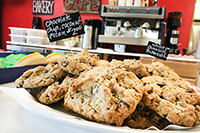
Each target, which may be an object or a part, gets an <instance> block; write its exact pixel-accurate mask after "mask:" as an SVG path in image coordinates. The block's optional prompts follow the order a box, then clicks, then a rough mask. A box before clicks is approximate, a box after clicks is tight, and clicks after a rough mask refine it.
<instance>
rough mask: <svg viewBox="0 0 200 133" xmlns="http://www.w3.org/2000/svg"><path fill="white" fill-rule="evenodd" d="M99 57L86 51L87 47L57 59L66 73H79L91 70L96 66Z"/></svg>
mask: <svg viewBox="0 0 200 133" xmlns="http://www.w3.org/2000/svg"><path fill="white" fill-rule="evenodd" d="M98 61H99V57H98V56H96V55H95V54H90V53H88V51H87V49H84V50H82V51H81V52H79V53H77V54H74V55H71V54H66V55H65V56H62V57H60V58H59V59H58V63H59V65H60V67H61V68H62V69H63V70H65V71H66V72H68V73H71V74H74V75H80V73H81V72H83V71H86V70H91V69H92V68H93V67H95V66H97V62H98Z"/></svg>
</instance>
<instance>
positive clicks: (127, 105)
mask: <svg viewBox="0 0 200 133" xmlns="http://www.w3.org/2000/svg"><path fill="white" fill-rule="evenodd" d="M120 102H121V103H123V104H124V105H125V106H126V107H127V108H130V105H129V104H128V103H126V102H125V101H123V100H121V101H120Z"/></svg>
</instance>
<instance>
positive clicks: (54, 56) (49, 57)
mask: <svg viewBox="0 0 200 133" xmlns="http://www.w3.org/2000/svg"><path fill="white" fill-rule="evenodd" d="M60 57H61V54H60V53H52V54H49V55H47V56H46V57H45V60H46V63H47V64H49V63H51V62H57V61H58V59H59V58H60Z"/></svg>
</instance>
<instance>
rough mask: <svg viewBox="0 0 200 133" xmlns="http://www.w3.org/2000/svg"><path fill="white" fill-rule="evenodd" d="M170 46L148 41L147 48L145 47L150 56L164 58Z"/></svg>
mask: <svg viewBox="0 0 200 133" xmlns="http://www.w3.org/2000/svg"><path fill="white" fill-rule="evenodd" d="M169 50H170V48H168V47H165V46H161V45H159V44H157V43H154V42H151V41H149V43H148V45H147V48H146V53H147V54H150V55H152V56H155V57H157V58H160V59H163V60H166V59H167V56H168V54H169Z"/></svg>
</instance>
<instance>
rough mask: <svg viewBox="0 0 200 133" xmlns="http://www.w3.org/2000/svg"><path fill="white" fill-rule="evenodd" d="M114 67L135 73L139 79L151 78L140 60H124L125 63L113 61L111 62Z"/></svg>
mask: <svg viewBox="0 0 200 133" xmlns="http://www.w3.org/2000/svg"><path fill="white" fill-rule="evenodd" d="M110 65H111V66H112V67H116V68H123V69H125V70H126V71H130V72H133V73H134V74H135V75H136V76H137V77H138V78H140V79H141V78H142V77H146V76H149V73H148V72H147V71H146V67H145V66H144V64H143V63H142V62H141V61H140V60H135V59H124V60H123V61H120V60H115V59H113V60H112V61H111V62H110Z"/></svg>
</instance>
